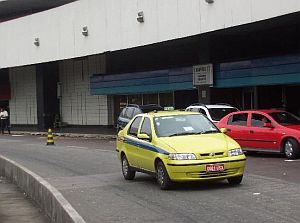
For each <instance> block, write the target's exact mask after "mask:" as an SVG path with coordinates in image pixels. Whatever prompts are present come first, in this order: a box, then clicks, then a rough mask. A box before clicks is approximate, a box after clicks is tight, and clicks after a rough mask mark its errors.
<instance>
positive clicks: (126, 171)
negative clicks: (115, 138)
mask: <svg viewBox="0 0 300 223" xmlns="http://www.w3.org/2000/svg"><path fill="white" fill-rule="evenodd" d="M121 163H122V173H123V176H124V178H125V180H133V179H134V177H135V171H134V170H133V169H132V167H131V166H130V165H129V162H128V160H127V158H126V156H125V155H123V156H122V159H121Z"/></svg>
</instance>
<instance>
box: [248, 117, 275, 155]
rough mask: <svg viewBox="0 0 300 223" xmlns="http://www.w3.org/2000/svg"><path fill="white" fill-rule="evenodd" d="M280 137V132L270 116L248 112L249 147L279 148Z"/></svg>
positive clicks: (260, 148) (261, 148)
mask: <svg viewBox="0 0 300 223" xmlns="http://www.w3.org/2000/svg"><path fill="white" fill-rule="evenodd" d="M280 137H281V133H280V132H279V130H278V128H276V125H275V124H274V123H272V121H271V119H270V118H268V117H267V116H266V115H264V114H259V113H255V112H253V113H251V114H250V126H249V144H248V145H249V148H254V149H257V150H269V151H271V150H279V148H280V145H279V144H280Z"/></svg>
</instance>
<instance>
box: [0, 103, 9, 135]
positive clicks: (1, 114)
mask: <svg viewBox="0 0 300 223" xmlns="http://www.w3.org/2000/svg"><path fill="white" fill-rule="evenodd" d="M0 123H1V133H2V134H4V129H7V131H8V134H10V126H9V125H10V124H9V116H8V112H7V111H6V110H5V109H3V108H1V109H0Z"/></svg>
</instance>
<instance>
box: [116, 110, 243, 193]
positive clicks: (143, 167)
mask: <svg viewBox="0 0 300 223" xmlns="http://www.w3.org/2000/svg"><path fill="white" fill-rule="evenodd" d="M117 152H118V158H119V159H120V160H121V164H122V165H121V166H122V173H123V176H124V178H125V179H126V180H132V179H134V177H135V173H136V171H139V172H145V173H149V174H151V175H153V176H155V177H156V179H157V182H158V184H159V185H160V187H161V189H168V188H169V187H170V186H171V184H172V182H173V181H178V182H180V181H204V180H221V179H227V180H228V182H229V184H232V185H236V184H239V183H241V181H242V178H243V173H244V168H245V161H246V157H245V155H244V154H243V152H242V150H241V148H240V146H239V145H238V143H236V142H235V141H234V140H233V139H231V138H230V137H228V136H227V135H226V134H223V133H222V132H221V131H220V130H219V129H218V128H217V127H216V126H215V125H214V124H213V123H212V122H211V121H210V120H208V119H207V118H206V117H205V116H204V115H202V114H199V113H196V112H185V111H171V112H170V111H161V112H150V113H145V114H140V115H137V116H135V118H134V119H133V120H131V121H130V122H129V124H128V125H126V127H125V128H124V129H123V130H121V131H120V132H119V134H118V137H117Z"/></svg>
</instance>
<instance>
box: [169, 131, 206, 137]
mask: <svg viewBox="0 0 300 223" xmlns="http://www.w3.org/2000/svg"><path fill="white" fill-rule="evenodd" d="M202 133H203V132H178V133H174V134H171V135H169V136H168V137H172V136H183V135H198V134H202Z"/></svg>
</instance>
